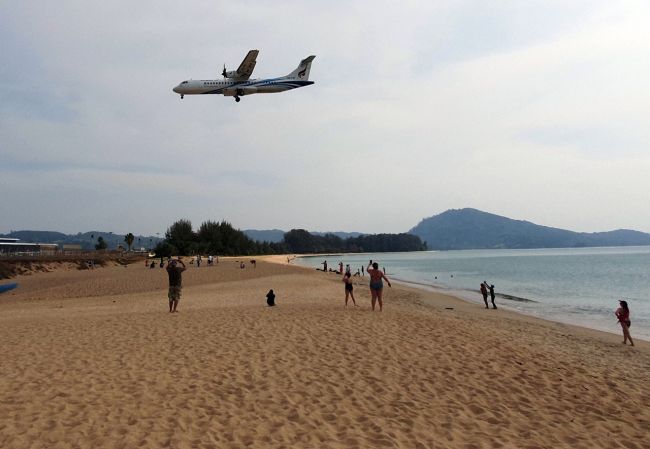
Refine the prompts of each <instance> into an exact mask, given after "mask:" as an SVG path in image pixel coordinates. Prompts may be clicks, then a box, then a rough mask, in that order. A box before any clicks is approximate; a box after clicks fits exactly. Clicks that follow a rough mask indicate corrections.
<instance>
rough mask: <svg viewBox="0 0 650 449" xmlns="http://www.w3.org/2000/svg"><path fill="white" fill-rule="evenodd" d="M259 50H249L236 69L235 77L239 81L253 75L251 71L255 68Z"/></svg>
mask: <svg viewBox="0 0 650 449" xmlns="http://www.w3.org/2000/svg"><path fill="white" fill-rule="evenodd" d="M259 52H260V51H259V50H251V51H249V52H248V54H247V55H246V57H245V58H244V60H243V61H242V62H241V64H239V67H238V68H237V75H238V77H239V78H241V79H246V80H247V79H248V78H250V77H251V75H252V74H253V69H254V68H255V63H256V62H257V54H258V53H259Z"/></svg>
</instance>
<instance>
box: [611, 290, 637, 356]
mask: <svg viewBox="0 0 650 449" xmlns="http://www.w3.org/2000/svg"><path fill="white" fill-rule="evenodd" d="M619 304H620V305H621V307H619V308H618V309H616V312H614V314H615V315H616V318H618V322H619V323H621V328H622V329H623V344H626V343H627V341H628V339H629V340H630V345H632V346H634V342H633V341H632V336H631V335H630V325H631V324H632V322H631V321H630V309H628V307H627V301H623V300H621V301H619Z"/></svg>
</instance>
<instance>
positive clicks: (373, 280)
mask: <svg viewBox="0 0 650 449" xmlns="http://www.w3.org/2000/svg"><path fill="white" fill-rule="evenodd" d="M366 271H367V272H368V275H370V295H371V296H372V310H373V311H374V310H375V303H376V302H379V311H380V312H381V311H382V309H383V307H384V304H383V302H382V301H381V294H382V291H383V288H384V283H383V282H382V279H386V283H387V284H388V286H389V287H392V286H391V285H390V281H389V280H388V278H387V277H386V275H385V274H384V273H383V272H382V271H381V270H380V269H379V264H378V263H377V262H375V263H373V262H372V260H371V261H370V263H368V267H367V268H366Z"/></svg>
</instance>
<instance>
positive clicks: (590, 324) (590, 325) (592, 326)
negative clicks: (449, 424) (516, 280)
mask: <svg viewBox="0 0 650 449" xmlns="http://www.w3.org/2000/svg"><path fill="white" fill-rule="evenodd" d="M346 254H348V253H337V254H327V255H328V256H343V255H346ZM353 254H355V255H357V253H353ZM368 254H370V253H368ZM321 256H324V255H321V254H296V255H294V257H295V259H299V258H302V257H321ZM264 257H276V256H264ZM284 257H285V259H286V256H284ZM270 261H271V260H270ZM273 261H274V263H283V262H282V260H279V259H278V260H277V261H275V260H273ZM284 264H285V265H291V264H287V263H286V260H285V261H284ZM294 266H299V267H301V268H307V269H312V268H311V267H308V266H305V265H294ZM316 271H318V270H316ZM338 276H340V275H338ZM389 276H391V280H393V279H394V280H395V282H396V283H399V284H400V285H406V286H410V287H413V288H416V289H419V290H422V291H426V292H432V293H437V294H441V295H446V296H451V297H454V298H456V299H458V300H459V301H463V302H465V303H468V304H472V305H476V306H481V305H482V303H481V302H479V300H473V299H470V298H469V297H467V296H469V290H468V291H467V293H468V295H467V296H464V295H463V291H461V290H453V289H445V288H439V287H436V286H435V285H431V284H426V283H424V282H415V281H407V280H403V279H399V278H393V277H392V275H390V274H389ZM476 294H477V295H478V292H477V293H476ZM496 296H497V298H499V297H500V298H501V299H505V300H506V301H509V299H508V298H505V297H504V295H502V294H499V293H497V295H496ZM524 301H529V302H533V303H536V301H533V300H529V299H524ZM498 305H499V309H500V310H507V311H509V312H511V313H516V314H520V315H522V316H524V317H529V318H533V319H538V320H542V321H545V322H548V323H555V324H561V325H566V326H576V327H580V328H583V329H586V330H589V331H595V332H602V333H604V334H608V335H616V336H621V338H622V334H620V333H617V332H614V331H612V330H610V329H606V328H604V327H600V326H599V323H601V322H604V321H605V319H602V320H601V321H589V320H580V319H579V318H578V317H577V318H578V319H577V321H571V320H569V319H566V320H563V319H561V318H559V317H556V316H543V315H538V314H534V313H532V312H528V311H526V310H521V309H517V308H515V307H513V306H511V305H509V304H508V303H503V302H501V303H499V304H498ZM612 314H613V312H612ZM632 332H633V333H634V329H632ZM632 337H633V338H634V340H635V341H636V340H639V341H644V342H648V343H650V337H648V336H645V335H641V336H635V335H634V334H633V335H632Z"/></svg>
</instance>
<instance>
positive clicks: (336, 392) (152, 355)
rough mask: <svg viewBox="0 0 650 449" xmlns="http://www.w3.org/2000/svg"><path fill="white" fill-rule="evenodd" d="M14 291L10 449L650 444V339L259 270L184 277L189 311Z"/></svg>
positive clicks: (159, 274)
mask: <svg viewBox="0 0 650 449" xmlns="http://www.w3.org/2000/svg"><path fill="white" fill-rule="evenodd" d="M19 282H20V283H21V286H20V288H19V289H16V290H14V291H13V293H8V294H5V295H3V296H2V297H0V338H1V339H2V341H3V343H4V344H3V349H4V357H3V358H2V359H0V372H1V373H2V376H1V377H0V446H1V447H3V448H41V447H42V448H77V447H79V448H98V447H104V448H109V447H110V448H161V447H170V448H241V447H256V448H288V447H299V448H360V447H362V448H381V447H386V448H513V447H516V448H558V447H567V448H568V447H571V448H601V447H602V448H618V447H621V448H623V447H625V448H645V447H650V443H649V441H650V407H649V405H650V377H649V374H648V368H649V367H650V349H649V348H648V346H649V345H648V344H647V343H644V342H639V344H638V346H637V347H635V348H630V347H624V346H622V345H621V344H620V342H619V340H620V338H619V337H618V336H614V335H608V334H603V333H598V332H595V331H588V330H584V329H578V328H574V327H571V326H566V325H560V324H554V323H547V322H543V321H540V320H535V319H532V318H527V317H522V316H519V315H516V314H514V313H509V312H505V311H501V310H499V311H492V310H489V311H486V310H485V309H481V308H479V307H476V306H474V305H471V304H467V303H463V302H461V301H459V300H456V299H454V298H450V297H446V296H443V295H438V294H433V293H428V292H421V291H418V290H414V289H410V288H406V287H395V288H393V289H389V290H387V292H386V295H387V297H386V308H385V311H384V312H383V313H378V312H375V313H373V312H371V311H370V307H369V294H368V292H367V289H366V288H365V283H363V284H362V283H361V281H358V282H359V285H357V286H356V290H355V292H356V294H357V296H358V301H359V303H360V305H361V307H359V308H357V309H355V308H352V307H348V308H345V307H343V285H342V283H341V282H340V279H339V277H338V276H335V275H332V274H325V273H315V272H312V271H309V270H306V269H302V268H297V267H290V266H282V265H278V264H271V263H264V262H260V261H259V259H258V267H257V268H256V269H253V268H251V267H250V266H248V267H247V268H246V269H244V270H240V269H239V268H238V263H236V262H234V260H223V261H222V262H221V263H220V264H219V265H218V266H217V267H212V268H208V267H201V268H200V269H195V268H190V269H189V270H188V272H186V273H185V276H184V285H185V288H184V291H183V299H182V300H181V303H180V305H179V310H180V313H178V314H169V313H168V312H167V303H166V291H165V288H166V275H165V273H164V270H160V269H158V268H157V269H154V270H149V269H145V268H144V267H140V266H135V265H133V266H129V267H128V268H122V267H114V268H105V269H99V270H94V271H84V272H61V273H42V274H36V275H33V276H30V277H28V278H27V277H26V278H21V279H19ZM270 288H273V289H274V291H275V293H276V295H277V302H278V304H279V305H278V306H277V307H275V308H268V307H265V294H266V292H267V291H268V289H270ZM446 307H453V310H448V309H446Z"/></svg>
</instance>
